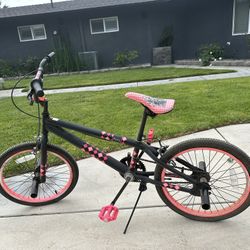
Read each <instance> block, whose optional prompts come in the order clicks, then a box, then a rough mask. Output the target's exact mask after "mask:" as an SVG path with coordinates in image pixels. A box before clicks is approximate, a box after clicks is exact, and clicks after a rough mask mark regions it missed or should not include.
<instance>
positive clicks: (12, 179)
mask: <svg viewBox="0 0 250 250" xmlns="http://www.w3.org/2000/svg"><path fill="white" fill-rule="evenodd" d="M35 148H36V144H35V143H24V144H20V145H17V146H14V147H12V148H10V149H8V150H7V151H6V152H4V153H3V154H2V155H1V156H0V193H1V194H2V195H4V196H5V197H6V198H7V199H9V200H11V201H13V202H16V203H19V204H22V205H28V206H42V205H48V204H52V203H55V202H57V201H59V200H61V199H63V198H65V197H66V196H67V195H68V194H69V193H70V192H71V191H72V190H73V189H74V187H75V186H76V183H77V181H78V176H79V171H78V167H77V164H76V162H75V160H74V159H73V158H72V157H71V156H70V155H69V154H68V153H67V152H66V151H65V150H63V149H61V148H59V147H58V146H55V145H48V161H47V163H48V164H47V166H48V167H47V170H46V181H45V183H41V184H39V189H38V190H39V191H38V195H37V197H36V198H31V196H30V194H31V192H30V190H31V185H32V179H33V176H34V169H35V165H36V161H37V158H39V151H37V152H36V150H35Z"/></svg>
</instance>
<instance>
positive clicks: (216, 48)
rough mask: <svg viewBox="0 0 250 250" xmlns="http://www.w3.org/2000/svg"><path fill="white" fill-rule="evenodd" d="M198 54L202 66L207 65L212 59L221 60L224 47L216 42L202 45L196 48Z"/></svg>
mask: <svg viewBox="0 0 250 250" xmlns="http://www.w3.org/2000/svg"><path fill="white" fill-rule="evenodd" d="M198 55H199V58H200V60H201V61H202V65H203V66H208V65H210V64H211V62H212V61H215V60H221V59H222V57H223V55H224V49H223V48H222V47H221V46H220V45H219V44H217V43H211V44H205V45H202V46H201V47H200V48H199V50H198Z"/></svg>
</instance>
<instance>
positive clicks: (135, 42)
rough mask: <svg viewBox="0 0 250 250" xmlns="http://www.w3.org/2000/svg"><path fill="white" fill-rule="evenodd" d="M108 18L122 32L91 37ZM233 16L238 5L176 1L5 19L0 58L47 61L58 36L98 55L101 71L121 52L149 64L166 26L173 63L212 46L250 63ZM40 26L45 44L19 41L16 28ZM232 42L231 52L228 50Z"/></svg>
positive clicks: (229, 1) (214, 0) (1, 24)
mask: <svg viewBox="0 0 250 250" xmlns="http://www.w3.org/2000/svg"><path fill="white" fill-rule="evenodd" d="M109 16H118V18H119V27H120V31H119V32H113V33H105V34H95V35H91V34H90V26H89V19H91V18H101V17H109ZM232 16H233V0H220V1H218V0H189V1H187V0H173V1H170V2H168V3H166V2H165V3H164V2H161V1H159V2H158V3H154V4H152V3H147V4H140V5H133V6H122V7H110V8H101V9H98V8H97V9H92V10H88V11H74V12H64V13H60V14H59V13H58V14H50V15H36V16H29V17H18V18H6V19H1V20H0V32H1V33H0V34H1V39H0V48H1V49H0V58H3V59H10V60H17V59H18V58H23V57H28V56H39V57H42V56H43V55H45V54H47V53H48V52H49V51H51V50H53V49H54V45H53V40H54V39H56V37H55V36H54V35H53V31H54V30H56V31H58V34H64V36H65V37H67V38H68V39H69V40H70V41H71V45H72V47H73V48H74V50H75V52H80V51H84V50H86V51H98V54H99V63H100V66H101V67H108V66H112V62H113V57H114V54H115V53H116V52H118V51H123V50H134V49H136V50H138V51H139V54H140V57H139V58H138V59H137V62H136V63H147V62H151V61H152V48H153V47H155V46H157V44H158V42H159V38H160V35H161V33H162V31H163V29H164V27H165V26H167V25H172V26H173V29H174V43H173V56H174V59H187V58H196V56H197V54H196V52H197V49H198V48H199V47H200V46H201V45H202V44H206V43H211V42H218V43H220V44H221V45H222V46H224V47H225V48H226V53H227V55H228V56H230V57H235V58H248V57H249V54H248V47H247V45H246V38H245V36H232ZM40 23H43V24H44V25H45V27H46V33H47V39H46V40H41V41H31V42H20V41H19V38H18V33H17V26H22V25H32V24H40ZM227 42H231V46H226V43H227Z"/></svg>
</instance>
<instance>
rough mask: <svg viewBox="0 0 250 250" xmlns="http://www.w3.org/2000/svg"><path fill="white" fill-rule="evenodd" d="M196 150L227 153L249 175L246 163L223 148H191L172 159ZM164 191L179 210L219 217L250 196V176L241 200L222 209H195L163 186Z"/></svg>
mask: <svg viewBox="0 0 250 250" xmlns="http://www.w3.org/2000/svg"><path fill="white" fill-rule="evenodd" d="M195 150H208V151H210V150H212V151H216V152H219V153H223V154H225V155H227V156H228V157H230V158H232V159H234V160H235V161H236V162H237V163H238V164H239V165H240V166H241V167H242V169H243V171H244V173H245V174H246V176H249V174H248V171H247V169H246V167H245V166H244V164H243V163H242V162H241V161H239V160H238V159H237V158H235V157H234V156H233V155H231V154H229V153H227V152H225V151H223V150H219V149H215V148H191V149H188V150H185V151H182V152H180V153H179V154H177V155H175V156H174V157H173V158H172V159H174V158H177V157H179V156H180V155H182V154H185V153H187V152H190V151H195ZM165 174H166V173H165V170H163V171H162V173H161V181H162V182H164V181H165V180H164V177H165ZM162 191H163V193H164V194H165V196H166V197H167V199H168V200H169V201H170V202H171V203H172V204H173V205H174V206H175V207H176V208H178V209H179V210H181V211H183V212H185V213H188V214H190V215H194V216H199V217H207V218H209V217H210V218H211V217H217V216H223V215H227V214H229V213H231V212H233V211H235V210H236V209H238V208H239V207H240V206H241V205H242V204H243V203H244V202H245V201H246V199H247V198H248V195H249V193H250V178H248V180H247V183H246V187H245V190H244V192H243V193H242V196H241V197H240V199H239V200H237V201H235V202H234V203H233V204H232V205H231V206H229V207H227V208H224V209H220V210H214V211H211V210H208V211H206V210H202V209H201V210H194V209H191V208H188V207H186V206H185V205H183V204H181V203H179V202H178V201H176V200H175V198H174V197H173V196H172V195H171V194H170V193H169V191H168V189H167V188H164V187H163V188H162Z"/></svg>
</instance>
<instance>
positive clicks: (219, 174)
mask: <svg viewBox="0 0 250 250" xmlns="http://www.w3.org/2000/svg"><path fill="white" fill-rule="evenodd" d="M177 157H178V158H179V157H181V158H182V159H185V161H187V162H190V163H191V164H193V165H195V164H196V165H198V164H197V162H199V160H201V161H204V162H205V163H206V165H207V171H208V172H209V174H210V176H211V179H210V181H209V184H210V185H211V188H212V189H211V191H210V192H211V193H210V194H209V197H210V203H211V207H210V209H209V210H203V209H202V208H201V204H200V202H201V200H200V197H199V196H197V195H190V194H188V195H190V197H189V198H186V197H185V196H184V195H186V194H187V193H184V192H181V191H178V190H174V189H169V188H165V187H157V186H156V190H157V192H158V194H159V196H160V197H161V199H162V200H163V202H164V203H165V204H166V205H167V206H169V207H170V208H171V209H172V210H174V211H175V212H177V213H179V214H181V215H183V216H185V217H187V218H189V219H193V220H198V221H211V222H212V221H219V220H224V219H227V218H230V217H233V216H235V215H237V214H239V213H241V212H242V211H244V210H245V209H247V208H248V206H249V204H250V177H249V175H250V158H249V157H248V156H247V154H246V153H244V152H243V151H242V150H240V149H239V148H237V147H235V146H234V145H232V144H230V143H227V142H224V141H220V140H214V139H193V140H188V141H184V142H181V143H179V144H177V145H175V146H173V147H171V148H170V149H169V150H168V151H167V152H166V153H165V154H164V155H163V156H162V158H161V159H162V160H163V161H164V162H168V163H171V164H173V166H175V167H183V166H182V165H180V163H178V162H176V158H177ZM175 164H177V165H175ZM215 164H217V165H215ZM223 164H224V165H223ZM223 171H224V172H223ZM232 171H234V172H233V174H232ZM184 172H186V173H187V172H188V170H186V169H184ZM170 173H171V172H170V171H168V170H166V169H165V168H163V167H161V166H159V165H157V166H156V169H155V180H157V181H165V182H169V181H168V180H167V178H166V177H167V176H168V175H169V176H171V174H170ZM172 176H173V174H172ZM175 177H176V178H171V177H170V179H171V181H170V182H171V183H172V184H173V181H174V182H175V181H176V179H177V180H178V181H177V182H179V183H178V185H181V186H183V187H188V188H192V187H194V186H193V185H192V184H191V183H188V182H187V181H185V180H184V181H183V179H180V178H179V177H178V176H175ZM236 178H237V181H238V185H235V181H236ZM168 179H169V178H168ZM179 180H181V181H179ZM180 183H182V184H180ZM183 183H185V184H183ZM215 184H216V185H215ZM188 195H187V196H188ZM185 199H186V200H185ZM192 199H193V200H192ZM188 202H189V203H188Z"/></svg>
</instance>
